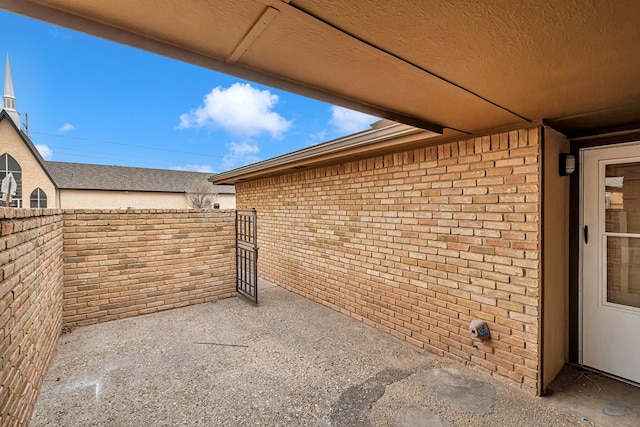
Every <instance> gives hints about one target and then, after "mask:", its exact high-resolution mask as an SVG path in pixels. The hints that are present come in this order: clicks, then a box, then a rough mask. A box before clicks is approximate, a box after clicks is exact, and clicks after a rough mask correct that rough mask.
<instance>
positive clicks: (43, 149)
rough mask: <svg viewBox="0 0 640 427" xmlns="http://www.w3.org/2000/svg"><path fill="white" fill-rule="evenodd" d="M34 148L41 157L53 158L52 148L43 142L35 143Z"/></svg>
mask: <svg viewBox="0 0 640 427" xmlns="http://www.w3.org/2000/svg"><path fill="white" fill-rule="evenodd" d="M36 149H37V150H38V152H39V153H40V155H41V156H42V158H43V159H45V160H51V159H52V158H53V150H52V149H51V148H49V147H48V146H46V145H44V144H36Z"/></svg>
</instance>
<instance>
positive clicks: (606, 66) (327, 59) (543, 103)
mask: <svg viewBox="0 0 640 427" xmlns="http://www.w3.org/2000/svg"><path fill="white" fill-rule="evenodd" d="M0 6H2V7H5V8H7V9H9V10H14V11H16V12H19V13H24V14H27V15H30V16H34V17H36V18H40V19H45V20H49V21H53V22H57V23H60V24H62V25H65V26H70V27H72V28H79V29H81V30H83V31H87V32H91V33H94V34H95V33H99V34H100V35H102V36H106V37H108V38H112V39H115V40H118V41H121V42H125V43H129V44H132V45H136V46H142V47H143V48H146V49H149V50H155V51H157V52H159V53H163V54H166V55H170V56H175V57H178V58H180V59H183V60H187V61H191V62H194V63H197V64H200V65H205V66H208V67H210V68H213V69H217V70H219V71H222V72H226V73H229V74H234V75H237V76H240V77H243V78H249V79H252V80H255V81H258V82H262V83H266V84H270V85H272V86H276V87H280V88H283V89H285V90H290V91H294V92H298V93H301V94H303V95H307V96H313V97H316V98H319V99H322V100H325V101H329V102H333V103H336V104H339V105H344V106H347V107H350V108H355V109H359V110H361V111H365V112H369V113H373V114H377V115H379V116H382V117H387V118H391V119H394V120H400V121H404V122H405V123H409V124H420V123H423V124H425V125H428V124H434V125H436V126H435V127H434V129H435V128H437V127H439V126H442V127H450V128H452V129H458V130H461V131H464V132H468V133H475V132H479V131H483V130H486V129H491V128H495V127H500V126H505V125H513V124H519V123H520V124H523V123H526V122H528V121H531V120H536V119H546V120H548V122H549V123H551V124H552V125H554V124H557V126H558V127H559V128H560V130H563V131H565V132H567V133H571V132H577V131H581V130H584V129H597V128H603V127H613V126H620V125H625V124H629V123H631V122H634V121H638V117H639V114H640V79H637V77H636V76H637V72H638V70H639V69H640V55H638V54H637V53H638V47H637V40H640V26H638V25H637V19H631V17H634V16H640V3H639V2H637V1H634V0H621V1H613V2H598V1H587V2H585V1H578V0H538V1H536V0H519V1H507V0H470V1H468V2H464V3H461V2H457V1H453V0H450V1H441V2H416V3H408V2H403V1H400V0H390V1H388V2H385V3H384V6H381V4H380V2H377V1H374V0H353V1H343V2H336V1H320V0H292V1H291V2H290V4H288V3H287V2H283V1H279V0H261V1H257V0H237V1H234V2H224V1H215V0H200V1H190V2H184V1H180V0H155V1H153V2H151V1H144V0H128V1H125V0H114V1H111V2H103V1H86V0H36V1H20V0H0ZM54 11H55V12H59V13H58V14H57V15H56V13H54ZM106 27H108V28H112V29H113V31H112V32H110V33H109V32H105V31H104V28H106ZM145 39H148V40H152V41H153V43H152V44H146V43H145V42H144V40H145ZM411 119H414V120H415V121H414V122H411Z"/></svg>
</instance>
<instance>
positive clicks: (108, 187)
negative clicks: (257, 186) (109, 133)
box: [45, 162, 235, 209]
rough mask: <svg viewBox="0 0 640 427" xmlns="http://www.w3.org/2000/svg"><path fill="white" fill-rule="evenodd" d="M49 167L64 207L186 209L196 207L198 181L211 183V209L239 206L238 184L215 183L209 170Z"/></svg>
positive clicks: (60, 163)
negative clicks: (193, 203) (193, 201)
mask: <svg viewBox="0 0 640 427" xmlns="http://www.w3.org/2000/svg"><path fill="white" fill-rule="evenodd" d="M45 166H46V168H47V170H48V171H49V173H50V174H51V176H52V177H53V179H54V181H55V183H56V184H57V186H58V191H57V197H58V203H59V206H60V207H62V208H88V207H91V208H95V209H125V208H139V209H149V208H175V209H186V208H190V207H192V206H190V203H189V194H190V192H192V191H193V189H194V188H195V187H194V183H199V184H202V183H203V182H206V183H207V184H209V185H208V188H209V190H208V191H209V194H210V205H209V206H207V207H208V208H212V207H214V204H215V206H217V207H218V208H220V209H234V208H235V189H234V187H233V186H229V185H211V184H210V183H209V182H208V181H207V178H208V177H209V176H211V175H210V174H206V173H200V172H185V171H174V170H163V169H146V168H132V167H122V166H104V165H89V164H82V163H63V162H45ZM196 186H197V185H196Z"/></svg>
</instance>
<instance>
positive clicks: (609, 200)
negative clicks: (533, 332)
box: [580, 143, 640, 383]
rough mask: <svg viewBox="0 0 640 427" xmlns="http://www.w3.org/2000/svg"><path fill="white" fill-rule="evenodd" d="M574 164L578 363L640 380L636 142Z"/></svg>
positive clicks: (589, 152) (590, 152) (584, 155)
mask: <svg viewBox="0 0 640 427" xmlns="http://www.w3.org/2000/svg"><path fill="white" fill-rule="evenodd" d="M580 164H581V165H582V168H581V182H582V188H581V193H582V197H581V209H582V223H581V226H582V233H581V240H582V252H581V256H582V258H581V261H582V277H581V283H582V288H581V290H582V307H581V313H580V314H581V326H582V327H581V333H582V340H581V342H582V355H581V356H582V364H583V365H585V366H589V367H592V368H595V369H598V370H600V371H603V372H607V373H610V374H613V375H616V376H619V377H622V378H625V379H628V380H631V381H634V382H638V383H640V143H633V144H623V145H616V146H609V147H604V148H591V149H585V150H583V151H582V152H581V163H580Z"/></svg>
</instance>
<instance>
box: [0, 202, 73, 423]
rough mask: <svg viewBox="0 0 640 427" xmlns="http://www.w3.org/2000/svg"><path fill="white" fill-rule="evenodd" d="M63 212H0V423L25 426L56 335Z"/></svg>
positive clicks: (46, 210)
mask: <svg viewBox="0 0 640 427" xmlns="http://www.w3.org/2000/svg"><path fill="white" fill-rule="evenodd" d="M62 229H63V227H62V213H61V211H56V210H51V209H42V210H27V209H0V230H1V231H0V328H1V329H0V410H1V412H0V425H3V426H5V425H27V424H28V421H29V419H30V418H31V413H32V411H33V406H34V404H35V401H36V397H37V394H38V391H39V390H40V386H41V384H42V381H43V379H44V376H45V374H46V372H47V369H48V368H49V364H50V362H51V359H52V356H53V354H54V350H55V348H56V345H57V342H58V336H59V335H60V328H61V319H62V306H61V303H62V278H63V274H62V238H63V237H62Z"/></svg>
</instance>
